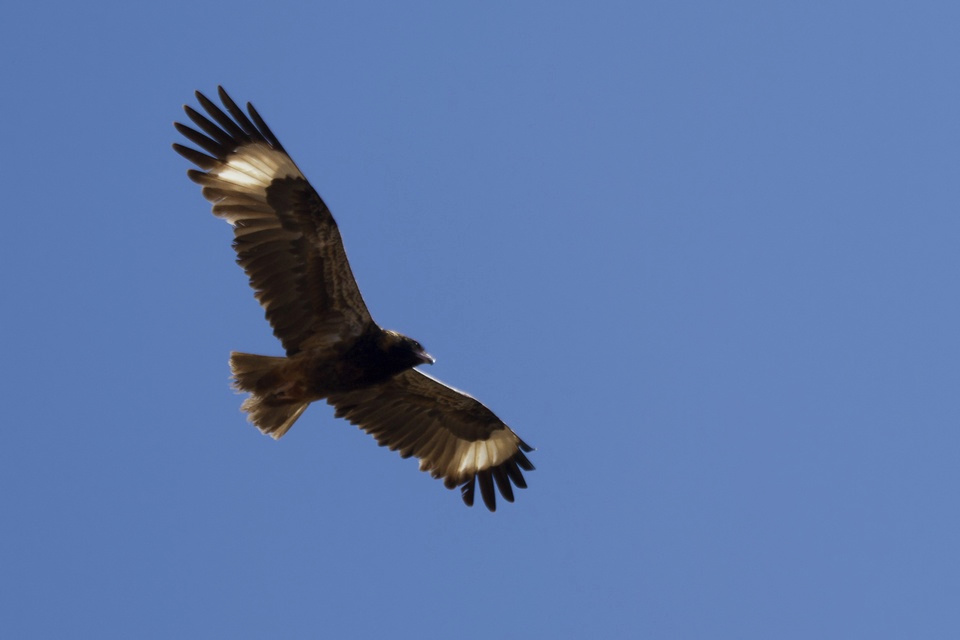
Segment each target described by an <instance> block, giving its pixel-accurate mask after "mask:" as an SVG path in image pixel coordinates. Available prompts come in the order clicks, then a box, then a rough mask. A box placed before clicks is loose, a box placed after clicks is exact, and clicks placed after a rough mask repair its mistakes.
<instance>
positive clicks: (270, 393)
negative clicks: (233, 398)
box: [230, 351, 310, 439]
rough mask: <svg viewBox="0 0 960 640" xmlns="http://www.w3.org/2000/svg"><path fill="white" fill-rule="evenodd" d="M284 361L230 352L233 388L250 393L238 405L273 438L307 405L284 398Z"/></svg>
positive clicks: (284, 359)
mask: <svg viewBox="0 0 960 640" xmlns="http://www.w3.org/2000/svg"><path fill="white" fill-rule="evenodd" d="M286 361H287V359H286V358H278V357H275V356H258V355H254V354H252V353H240V352H238V351H234V352H233V353H231V354H230V371H231V373H232V374H233V387H234V388H235V389H237V390H238V391H246V392H248V393H250V397H249V398H247V399H246V400H244V401H243V404H242V405H240V408H241V409H242V410H243V411H246V412H247V419H248V420H250V422H252V423H253V424H254V425H256V427H257V428H258V429H260V431H262V432H263V433H265V434H267V435H269V436H270V437H272V438H275V439H276V438H279V437H281V436H282V435H283V434H285V433H286V432H287V431H288V430H289V429H290V427H292V426H293V423H294V422H296V421H297V418H299V417H300V414H302V413H303V412H304V410H306V408H307V406H308V405H309V404H310V403H309V402H302V401H297V400H293V401H291V400H284V399H283V390H282V385H283V383H284V380H283V378H282V376H281V367H282V366H283V365H284V364H285V363H286Z"/></svg>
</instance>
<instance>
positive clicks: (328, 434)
mask: <svg viewBox="0 0 960 640" xmlns="http://www.w3.org/2000/svg"><path fill="white" fill-rule="evenodd" d="M958 28H960V6H958V5H956V3H948V2H918V3H894V2H848V3H818V2H802V3H801V2H781V3H768V2H730V3H713V2H653V3H569V2H568V3H564V2H559V3H548V2H524V3H502V2H493V3H483V4H482V6H478V5H477V4H476V3H470V4H468V3H441V2H411V3H402V4H401V3H389V4H388V3H363V2H351V3H325V2H317V3H312V4H309V5H308V4H306V3H304V4H297V3H288V2H274V3H266V2H259V3H251V2H236V3H229V4H226V3H224V4H213V3H204V2H191V3H187V2H179V1H178V0H175V1H172V2H167V3H162V4H153V5H150V6H143V7H138V6H135V5H128V4H125V3H97V2H94V3H86V4H84V3H79V4H78V3H62V4H58V3H52V4H41V3H34V4H28V3H20V4H18V5H16V6H12V7H10V8H9V9H7V10H6V12H5V19H4V21H3V24H2V25H0V53H2V56H0V79H2V84H3V89H4V96H5V99H4V100H3V102H2V104H0V114H2V116H3V120H4V122H5V123H6V127H5V134H4V155H3V157H4V159H3V168H4V170H3V172H2V181H3V191H4V193H5V202H4V207H3V209H4V212H5V214H4V215H5V218H4V220H5V230H6V233H5V236H4V237H5V239H6V246H5V250H4V251H3V252H0V266H2V268H3V273H4V274H5V277H4V300H5V302H4V303H3V310H4V313H3V314H2V320H0V323H2V327H3V331H2V332H0V335H2V338H0V340H2V345H0V346H2V350H3V354H4V362H5V363H6V366H5V367H4V371H3V373H2V377H3V384H2V386H0V388H2V393H3V401H4V406H5V412H4V415H3V424H4V426H5V427H6V428H5V429H3V430H2V431H3V435H2V436H0V437H2V442H3V444H2V446H0V482H2V487H3V489H2V492H0V510H2V513H3V516H2V518H0V541H2V544H0V567H2V570H0V635H3V636H4V637H11V638H12V637H37V638H42V637H49V638H54V637H57V638H62V637H78V636H79V637H98V638H130V637H138V638H171V637H196V638H200V637H230V638H263V637H288V638H312V637H398V638H404V637H423V635H424V634H427V635H431V636H437V637H440V636H456V637H459V638H490V637H518V636H520V635H526V636H530V637H648V638H738V639H742V638H774V637H775V638H811V637H830V638H852V637H870V638H886V637H889V638H905V637H914V638H919V637H953V636H956V635H957V634H958V633H960V616H958V613H957V606H956V603H957V597H958V595H960V558H958V554H960V552H958V544H957V541H958V539H960V509H958V493H957V487H958V486H960V465H958V459H960V432H958V425H960V406H958V400H957V398H958V393H957V392H958V384H960V364H958V363H960V333H958V327H960V300H958V295H957V291H958V276H960V257H958V250H957V248H958V244H960V216H958V207H957V203H958V201H960V180H958V174H960V157H958V148H960V118H958V114H960V82H958V77H960V40H958V38H957V33H958ZM218 84H223V85H224V86H225V87H226V88H227V89H228V90H229V91H230V92H231V94H232V95H233V96H234V98H236V99H237V100H238V101H247V100H249V101H252V102H253V103H254V104H255V105H256V106H257V107H258V109H259V111H260V112H261V113H262V114H263V116H264V117H265V119H266V121H267V122H268V123H269V124H270V125H271V127H272V128H273V130H274V131H275V132H276V134H277V135H278V137H279V138H280V140H281V141H282V142H283V143H284V145H285V146H286V148H287V149H288V151H290V153H291V154H292V155H293V157H294V159H295V160H296V162H297V163H298V164H299V166H300V167H301V168H302V169H303V171H304V172H305V173H306V175H307V176H308V177H309V178H310V179H311V181H312V182H313V184H314V186H316V187H317V189H318V190H319V191H320V193H321V194H322V195H323V197H324V198H325V199H326V201H327V203H328V204H329V205H330V207H331V209H332V210H333V212H334V215H335V217H336V218H337V220H338V222H339V224H340V228H341V232H342V234H343V237H344V240H345V246H346V250H347V253H348V255H349V256H350V259H351V262H352V266H353V270H354V273H355V275H356V277H357V279H358V281H359V284H360V288H361V290H362V291H363V293H364V295H365V297H366V300H367V304H368V306H369V307H370V309H371V312H372V313H373V315H374V317H375V318H376V319H377V321H378V322H379V323H380V324H382V325H384V326H386V327H389V328H393V329H397V330H400V331H402V332H404V333H407V334H408V335H411V336H413V337H415V338H417V339H418V340H420V341H421V342H422V343H423V344H424V345H425V346H426V348H427V349H428V350H429V351H430V352H431V353H432V354H433V355H434V356H436V358H437V360H438V362H437V364H436V365H434V366H433V367H432V368H430V369H429V373H431V374H432V375H435V376H437V377H439V378H441V379H443V380H444V381H446V382H448V383H450V384H453V385H455V386H458V387H461V388H463V389H466V390H468V391H470V392H471V393H472V394H473V395H475V396H477V397H478V398H480V399H481V400H483V401H484V402H485V403H486V404H488V405H489V406H490V407H491V408H492V409H493V410H494V411H496V412H497V413H498V414H499V415H500V416H501V417H502V418H503V419H504V420H506V421H507V422H508V423H509V424H510V425H511V426H512V427H513V428H514V429H515V430H516V431H517V432H518V433H519V434H520V435H521V436H522V437H523V438H524V439H525V440H527V441H528V442H530V443H531V444H533V445H534V446H536V447H537V451H536V452H534V453H533V454H532V456H531V459H532V461H533V462H534V464H536V465H537V470H536V471H535V472H533V473H530V474H528V476H527V479H528V482H529V485H530V488H529V489H527V490H526V491H521V492H519V494H518V496H517V502H516V503H515V504H512V505H509V504H504V505H502V507H501V508H500V509H499V510H498V511H497V513H496V514H490V513H488V512H487V511H485V510H484V509H482V508H477V507H475V508H473V509H468V508H466V507H464V506H463V505H462V504H461V503H460V500H459V497H458V495H457V494H456V493H454V492H449V491H447V490H445V489H444V488H443V486H442V484H441V483H440V482H438V481H435V480H433V479H431V478H430V477H429V476H427V475H426V474H423V473H419V472H418V471H417V466H416V463H415V462H413V461H412V460H401V459H400V458H399V457H398V456H397V455H396V454H395V453H391V452H389V451H387V450H385V449H381V448H378V447H377V446H375V443H374V442H373V440H372V439H371V438H370V437H369V436H367V435H365V434H363V433H362V432H360V431H359V430H357V429H356V428H354V427H352V426H350V425H348V424H347V423H346V422H344V421H342V420H335V419H334V418H333V417H332V410H331V409H330V408H329V407H327V406H326V405H316V406H313V407H311V408H310V409H309V410H308V411H307V413H306V414H304V416H303V417H302V418H301V419H300V421H299V422H298V424H297V425H296V426H295V428H294V429H292V430H291V432H290V433H289V434H288V435H287V436H286V437H284V438H283V440H281V441H279V442H274V441H272V440H270V439H269V438H266V437H264V436H262V435H261V434H260V433H259V432H258V431H257V430H256V429H254V428H253V427H251V426H250V425H248V424H247V423H246V422H245V420H244V417H243V415H242V414H241V413H240V411H239V405H240V402H241V400H242V398H241V397H239V396H237V395H235V394H234V393H233V392H232V391H231V390H230V388H229V386H228V370H227V365H226V363H227V356H228V353H229V352H230V351H231V350H234V349H236V350H243V351H249V352H255V353H265V354H279V353H280V347H279V344H278V343H277V342H276V341H275V339H274V338H273V337H272V336H271V333H270V330H269V327H268V326H267V324H266V322H265V321H264V320H263V314H262V311H261V310H260V308H259V307H258V305H257V304H256V302H255V301H254V299H253V296H252V295H251V293H250V291H249V289H248V287H247V285H246V282H245V278H244V276H243V274H242V272H241V271H240V269H239V268H237V266H236V265H235V264H233V254H232V251H231V249H230V237H231V234H230V231H229V228H228V227H227V226H226V225H225V224H224V223H223V222H222V221H219V220H217V219H215V218H214V217H213V216H212V215H211V214H210V209H209V205H208V203H207V202H206V201H204V200H203V199H202V198H201V196H200V193H199V189H198V188H197V187H196V185H194V184H192V183H190V182H189V181H188V180H187V178H186V175H185V171H186V169H187V168H188V163H187V162H186V161H184V160H183V159H182V158H180V157H179V156H177V155H176V154H175V153H173V151H172V150H171V149H170V144H171V143H172V142H174V141H175V140H177V135H176V132H175V131H174V130H173V127H172V126H171V123H172V122H173V120H175V119H179V118H181V117H182V111H181V105H182V104H183V103H185V102H190V103H193V97H192V92H193V91H194V90H195V89H201V90H203V91H205V92H207V93H212V92H214V91H215V89H216V86H217V85H218Z"/></svg>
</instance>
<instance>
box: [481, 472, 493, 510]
mask: <svg viewBox="0 0 960 640" xmlns="http://www.w3.org/2000/svg"><path fill="white" fill-rule="evenodd" d="M477 482H478V484H479V485H480V495H481V497H482V498H483V504H485V505H487V509H489V510H490V511H496V510H497V495H496V494H495V493H494V492H493V474H491V473H490V469H484V470H483V471H480V472H479V473H477Z"/></svg>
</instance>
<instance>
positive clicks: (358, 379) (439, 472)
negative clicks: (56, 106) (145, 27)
mask: <svg viewBox="0 0 960 640" xmlns="http://www.w3.org/2000/svg"><path fill="white" fill-rule="evenodd" d="M218 91H219V96H220V100H221V102H222V103H223V105H224V107H226V112H224V111H223V110H222V109H220V108H219V107H218V106H217V105H215V104H214V103H213V102H212V101H210V100H209V99H208V98H207V97H206V96H204V95H203V94H201V93H200V92H199V91H198V92H197V94H196V96H197V100H199V101H200V104H201V106H202V107H203V109H204V110H205V111H206V112H207V115H206V116H205V115H203V114H201V113H200V112H198V111H196V110H195V109H192V108H191V107H189V106H184V110H185V111H186V113H187V116H188V117H189V118H190V120H191V121H193V123H194V125H196V126H197V127H198V129H199V130H197V129H193V128H191V127H188V126H185V125H183V124H180V123H179V122H178V123H174V126H175V127H176V129H177V131H179V132H180V133H181V134H183V135H184V136H185V137H186V138H187V139H188V140H190V141H191V142H192V143H194V144H195V145H196V146H198V147H200V148H201V149H202V150H203V151H204V152H205V153H204V152H201V151H197V150H195V149H191V148H189V147H185V146H182V145H180V144H174V145H173V148H174V149H175V150H176V151H177V152H178V153H180V154H181V155H182V156H184V157H185V158H187V159H188V160H190V161H191V162H193V163H194V164H196V165H197V166H198V167H200V168H201V169H202V171H197V170H195V169H191V170H189V171H188V172H187V174H188V175H189V176H190V179H191V180H193V181H194V182H196V183H198V184H200V185H201V186H203V195H204V197H205V198H206V199H207V200H209V201H210V202H212V203H213V213H214V215H216V216H218V217H220V218H223V219H225V220H226V221H227V222H229V223H230V224H231V225H232V226H233V232H234V241H233V247H234V249H236V252H237V262H238V263H239V264H240V266H241V267H243V270H244V271H245V272H246V273H247V275H248V276H249V277H250V286H251V287H253V290H254V292H255V296H256V298H257V300H259V301H260V304H261V305H262V306H263V308H264V310H265V311H266V316H267V320H268V321H269V322H270V325H271V326H272V327H273V334H274V335H275V336H276V337H277V338H279V339H280V342H281V343H282V344H283V347H284V349H285V350H286V357H273V356H259V355H252V354H248V353H237V352H234V353H232V354H230V369H231V371H232V372H233V379H234V386H235V387H236V388H237V389H239V390H241V391H247V392H249V393H250V394H251V395H250V397H249V398H247V399H246V400H245V401H244V403H243V406H242V408H243V410H244V411H246V412H247V413H248V414H249V415H248V417H249V419H250V421H251V422H253V423H254V424H255V425H256V426H257V427H258V428H259V429H260V430H261V431H262V432H264V433H267V434H269V435H271V436H273V437H274V438H279V437H280V436H282V435H283V434H284V433H286V432H287V430H289V429H290V427H291V426H292V425H293V423H294V422H296V420H297V418H299V417H300V415H301V414H302V413H303V411H304V410H305V409H306V408H307V405H309V404H310V403H311V402H313V401H315V400H326V401H327V402H328V403H329V404H331V405H333V406H334V407H335V408H336V415H337V416H338V417H343V418H346V419H347V420H349V421H350V422H352V423H353V424H356V425H358V426H359V427H360V428H362V429H363V430H364V431H366V432H367V433H369V434H370V435H372V436H373V437H374V438H376V439H377V442H378V443H380V445H381V446H386V447H389V448H390V449H391V450H398V451H399V452H400V455H401V456H403V457H405V458H406V457H408V456H416V457H417V458H419V460H420V469H421V470H423V471H429V472H430V474H431V475H432V476H433V477H435V478H443V480H444V484H445V485H446V486H447V487H448V488H451V489H452V488H453V487H455V486H457V485H460V489H461V493H462V496H463V500H464V502H465V503H467V505H472V504H473V498H474V489H475V486H476V484H477V482H478V481H479V484H480V494H481V496H482V497H483V501H484V503H485V504H486V505H487V507H488V508H489V509H490V510H491V511H494V510H495V509H496V497H495V494H494V485H496V486H497V488H498V489H499V490H500V494H501V495H502V496H503V497H504V498H505V499H506V500H507V501H509V502H513V487H512V486H511V482H512V483H513V485H516V486H517V487H518V488H525V487H526V482H525V481H524V478H523V474H522V471H521V470H526V471H530V470H532V469H533V465H532V464H531V463H530V461H529V460H528V459H527V456H526V455H524V452H529V451H531V448H530V446H529V445H527V444H526V443H525V442H524V441H523V440H521V439H520V438H519V437H518V436H517V434H515V433H514V432H513V431H512V430H511V429H510V428H509V427H508V426H507V425H506V424H504V423H503V422H502V421H501V420H500V419H499V418H497V416H496V415H494V414H493V412H492V411H490V410H489V409H487V408H486V407H485V406H483V405H482V404H480V402H478V401H477V400H475V399H474V398H472V397H470V396H469V395H467V394H465V393H463V392H462V391H458V390H457V389H454V388H452V387H448V386H447V385H445V384H443V383H442V382H440V381H438V380H435V379H434V378H431V377H430V376H428V375H426V374H423V373H421V372H419V371H417V370H416V369H414V367H416V366H417V365H420V364H424V363H429V364H432V363H433V358H431V357H430V356H429V355H427V353H426V352H425V351H424V349H423V347H421V346H420V344H419V343H418V342H417V341H415V340H412V339H411V338H408V337H406V336H403V335H400V334H399V333H396V332H394V331H387V330H384V329H381V328H380V327H379V326H378V325H377V324H376V323H375V322H374V321H373V318H371V317H370V313H369V312H368V311H367V306H366V305H365V304H364V302H363V297H362V296H361V295H360V290H359V289H358V288H357V283H356V281H355V280H354V278H353V273H352V272H351V271H350V264H349V263H348V262H347V256H346V254H345V253H344V250H343V243H342V241H341V239H340V232H339V230H338V229H337V224H336V222H334V220H333V216H332V215H331V214H330V210H329V209H328V208H327V205H326V204H324V202H323V200H322V199H321V198H320V196H319V194H317V192H316V191H315V190H314V189H313V187H311V186H310V183H309V182H307V179H306V178H304V177H303V174H302V173H300V170H299V169H298V168H297V166H296V164H294V162H293V160H292V159H291V158H290V156H288V155H287V152H286V151H284V149H283V146H282V145H281V144H280V142H279V141H278V140H277V138H276V136H274V135H273V132H272V131H270V129H269V127H267V125H266V123H264V121H263V118H261V117H260V114H258V113H257V111H256V109H254V108H253V105H251V104H249V103H247V111H248V113H249V117H248V116H247V114H245V113H244V112H243V110H242V109H240V107H238V106H237V104H236V103H235V102H234V101H233V100H231V99H230V96H228V95H227V93H226V92H225V91H224V90H223V88H222V87H220V88H219V89H218ZM228 114H229V115H228ZM208 116H209V117H208Z"/></svg>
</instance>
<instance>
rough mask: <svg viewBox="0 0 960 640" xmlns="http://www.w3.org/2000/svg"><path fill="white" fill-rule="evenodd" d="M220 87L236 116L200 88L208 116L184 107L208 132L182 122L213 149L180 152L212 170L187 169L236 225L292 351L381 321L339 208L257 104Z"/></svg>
mask: <svg viewBox="0 0 960 640" xmlns="http://www.w3.org/2000/svg"><path fill="white" fill-rule="evenodd" d="M218 91H219V96H220V100H221V101H222V102H223V104H224V106H225V107H226V109H227V113H225V112H224V111H223V110H221V109H220V108H219V107H218V106H217V105H215V104H214V103H213V102H212V101H210V100H209V99H208V98H207V97H206V96H204V95H203V94H202V93H200V92H199V91H198V92H197V94H196V95H197V100H199V102H200V104H201V106H202V107H203V108H204V110H205V111H206V112H207V114H208V115H209V118H208V117H207V116H205V115H203V114H201V113H200V112H198V111H196V110H195V109H192V108H191V107H189V106H184V111H186V113H187V116H188V117H189V118H190V120H191V121H192V122H193V123H194V124H195V125H196V126H197V127H198V128H199V129H200V130H199V131H198V130H197V129H193V128H191V127H188V126H186V125H183V124H180V123H179V122H177V123H174V126H175V127H176V129H177V131H179V132H180V133H181V134H183V135H184V137H186V138H187V139H188V140H190V141H191V142H193V143H194V144H195V145H197V146H198V147H200V148H201V149H203V150H204V151H205V152H206V153H202V152H200V151H197V150H195V149H191V148H189V147H185V146H183V145H180V144H174V145H173V148H174V149H175V150H176V151H177V152H178V153H180V154H181V155H182V156H184V157H185V158H187V159H188V160H190V161H191V162H193V163H194V164H196V165H197V166H199V167H200V168H201V169H203V171H196V170H193V169H191V170H190V171H188V172H187V173H188V175H189V176H190V179H191V180H193V181H194V182H197V183H199V184H200V185H202V186H203V195H204V197H205V198H207V200H210V201H211V202H212V203H213V213H214V215H216V216H218V217H220V218H223V219H225V220H226V221H227V222H229V223H230V224H231V225H232V226H233V230H234V243H233V246H234V249H235V250H236V252H237V262H238V263H239V264H240V266H242V267H243V269H244V271H246V273H247V275H248V276H249V278H250V286H251V287H253V290H254V292H255V295H256V298H257V300H259V301H260V304H261V305H262V306H263V308H264V310H265V313H266V316H267V320H268V321H269V322H270V324H271V326H272V327H273V333H274V335H275V336H277V338H279V339H280V341H281V342H282V343H283V346H284V348H285V349H286V351H287V355H293V354H295V353H298V352H300V351H303V350H306V349H309V348H311V347H324V346H329V345H331V344H334V343H337V342H339V341H341V340H343V339H345V338H349V337H353V336H357V335H360V334H361V333H363V331H364V330H365V329H366V328H367V327H368V326H369V325H370V324H371V323H372V322H373V319H372V318H371V317H370V313H369V312H368V311H367V307H366V304H365V303H364V301H363V297H362V296H361V295H360V290H359V288H358V287H357V283H356V280H355V279H354V277H353V273H352V271H351V270H350V264H349V262H347V256H346V253H345V252H344V250H343V241H342V240H341V238H340V231H339V230H338V229H337V223H336V222H335V221H334V219H333V216H332V215H331V214H330V209H329V208H327V205H326V204H325V203H324V202H323V200H322V199H321V198H320V195H319V194H318V193H317V192H316V191H315V190H314V188H313V187H312V186H310V183H309V182H307V179H306V178H304V176H303V174H302V173H301V172H300V170H299V169H298V168H297V166H296V164H294V162H293V160H292V159H291V158H290V156H289V155H287V152H286V151H285V150H284V148H283V146H282V145H281V144H280V142H279V141H278V140H277V138H276V136H275V135H274V134H273V132H272V131H271V130H270V128H269V127H267V125H266V123H265V122H264V121H263V118H261V117H260V114H259V113H257V111H256V109H254V108H253V105H251V104H249V103H247V111H248V112H249V114H250V115H249V117H247V114H245V113H244V112H243V110H242V109H240V107H238V106H237V105H236V103H235V102H234V101H233V100H232V99H231V98H230V96H228V95H227V93H226V92H225V91H224V90H223V88H222V87H220V88H219V90H218ZM228 113H229V115H228ZM208 154H209V155H208Z"/></svg>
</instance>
